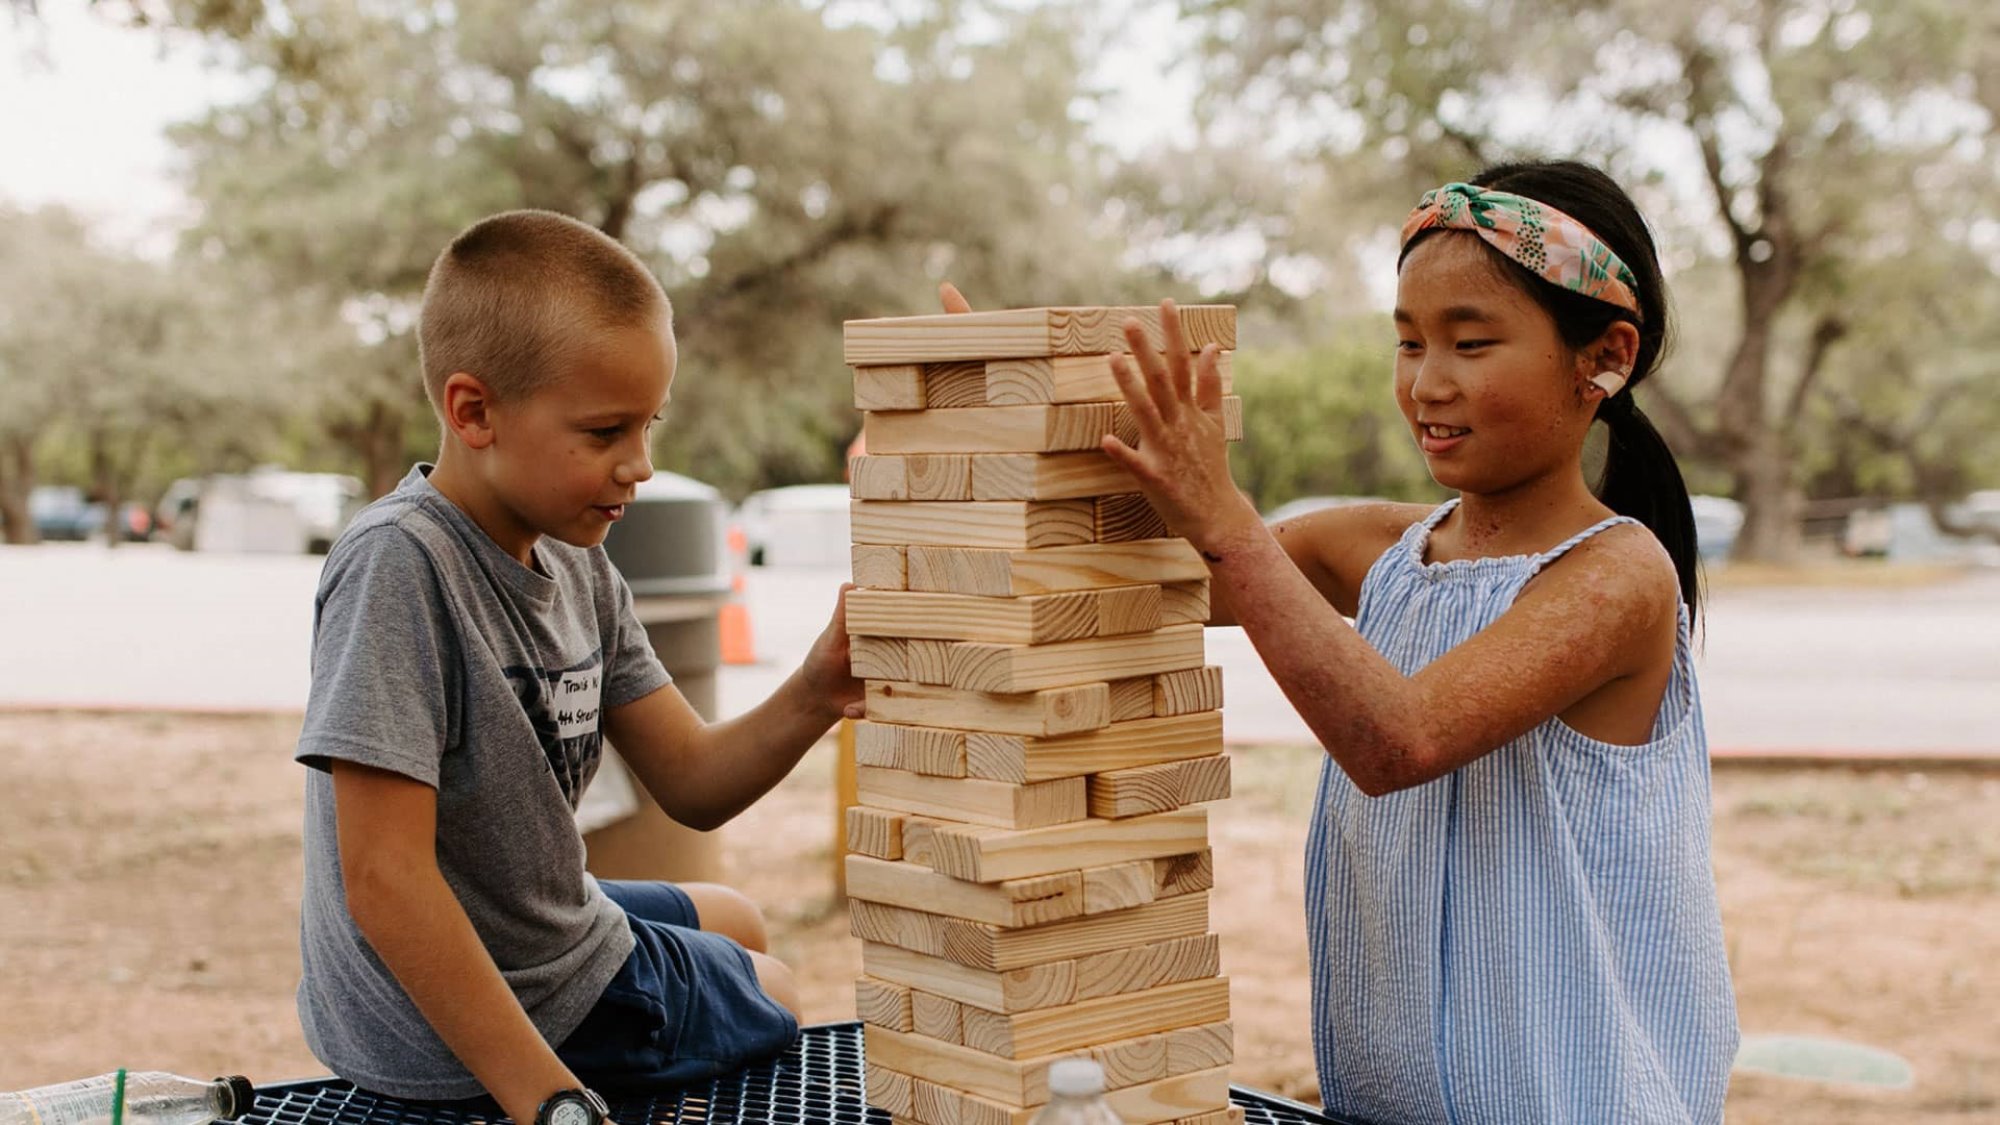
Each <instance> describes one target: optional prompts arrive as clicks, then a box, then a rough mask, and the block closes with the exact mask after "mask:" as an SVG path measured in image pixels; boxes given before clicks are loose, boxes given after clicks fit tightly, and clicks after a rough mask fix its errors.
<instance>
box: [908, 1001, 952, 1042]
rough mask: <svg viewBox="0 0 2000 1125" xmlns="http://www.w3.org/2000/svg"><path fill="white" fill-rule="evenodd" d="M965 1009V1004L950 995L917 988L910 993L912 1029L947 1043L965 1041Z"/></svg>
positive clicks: (919, 1033)
mask: <svg viewBox="0 0 2000 1125" xmlns="http://www.w3.org/2000/svg"><path fill="white" fill-rule="evenodd" d="M964 1011H965V1008H964V1006H963V1005H961V1004H960V1003H959V1002H958V1001H956V1000H953V999H951V998H950V997H948V996H939V995H937V994H936V993H931V992H918V991H915V990H912V991H911V993H910V1022H911V1025H912V1026H911V1030H912V1031H915V1032H916V1033H917V1034H918V1035H923V1036H927V1037H929V1038H932V1039H941V1040H943V1041H944V1042H946V1043H963V1042H965V1030H964V1028H965V1024H964V1019H963V1013H964Z"/></svg>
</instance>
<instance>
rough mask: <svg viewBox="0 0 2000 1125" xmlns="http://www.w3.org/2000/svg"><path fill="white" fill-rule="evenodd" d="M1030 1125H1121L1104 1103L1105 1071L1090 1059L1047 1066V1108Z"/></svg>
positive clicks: (1073, 1060)
mask: <svg viewBox="0 0 2000 1125" xmlns="http://www.w3.org/2000/svg"><path fill="white" fill-rule="evenodd" d="M1029 1125H1123V1122H1121V1121H1120V1120H1119V1117H1118V1115H1117V1114H1116V1113H1113V1112H1112V1110H1111V1107H1110V1106H1109V1105H1107V1104H1106V1103H1105V1101H1104V1068H1103V1067H1101V1066H1098V1065H1097V1064H1096V1063H1094V1062H1092V1061H1091V1060H1089V1059H1061V1060H1059V1061H1057V1062H1054V1063H1051V1064H1050V1065H1049V1104H1047V1105H1045V1106H1043V1107H1042V1108H1041V1111H1040V1112H1038V1113H1036V1114H1035V1117H1034V1120H1033V1121H1031V1122H1030V1123H1029Z"/></svg>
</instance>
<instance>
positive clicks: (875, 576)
mask: <svg viewBox="0 0 2000 1125" xmlns="http://www.w3.org/2000/svg"><path fill="white" fill-rule="evenodd" d="M852 550H853V556H854V584H855V585H856V586H860V587H862V588H864V589H873V590H901V589H904V588H905V587H907V586H908V585H909V569H908V557H907V556H906V555H905V553H904V548H902V547H891V546H886V545H884V544H881V543H856V544H855V545H854V547H853V549H852Z"/></svg>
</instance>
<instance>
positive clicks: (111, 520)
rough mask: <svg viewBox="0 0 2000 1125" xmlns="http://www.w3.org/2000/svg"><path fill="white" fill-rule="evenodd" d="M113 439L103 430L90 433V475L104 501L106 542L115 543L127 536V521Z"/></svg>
mask: <svg viewBox="0 0 2000 1125" xmlns="http://www.w3.org/2000/svg"><path fill="white" fill-rule="evenodd" d="M110 445H111V439H110V438H109V437H108V436H107V435H105V434H102V433H97V434H92V435H91V437H90V479H91V480H92V481H93V482H94V483H95V485H96V488H95V489H94V491H95V492H96V494H97V500H98V502H99V503H101V504H103V505H104V544H105V546H107V547H116V546H118V545H119V543H121V542H123V541H124V539H125V527H124V521H123V519H122V518H121V515H122V513H120V512H119V509H120V508H121V507H123V506H124V503H125V497H124V482H123V481H122V480H120V479H119V473H118V468H117V464H116V459H115V458H113V457H112V455H111V448H110Z"/></svg>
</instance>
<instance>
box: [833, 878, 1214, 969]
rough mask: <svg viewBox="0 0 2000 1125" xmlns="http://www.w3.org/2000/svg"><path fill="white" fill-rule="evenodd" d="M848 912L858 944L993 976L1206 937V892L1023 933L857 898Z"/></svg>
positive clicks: (848, 906) (1057, 923)
mask: <svg viewBox="0 0 2000 1125" xmlns="http://www.w3.org/2000/svg"><path fill="white" fill-rule="evenodd" d="M847 910H848V928H849V930H850V931H852V933H853V934H854V936H855V937H858V938H860V939H861V940H863V941H875V942H882V943H884V944H887V945H894V946H897V947H900V948H902V949H908V950H913V951H915V952H917V953H924V954H928V955H930V956H932V957H942V958H944V959H946V960H948V961H956V962H958V963H959V964H961V965H966V966H970V967H971V968H975V969H991V970H994V971H995V972H1004V971H1006V970H1008V969H1019V968H1022V967H1024V966H1028V965H1040V964H1043V963H1045V962H1049V961H1068V960H1075V959H1076V958H1078V957H1082V956H1085V955H1087V954H1091V953H1102V952H1104V951H1105V950H1107V949H1124V948H1126V947H1127V946H1132V945H1149V944H1151V943H1153V942H1160V941H1167V940H1170V939H1172V938H1180V937H1192V936H1194V935H1197V934H1202V933H1206V932H1208V896H1207V895H1206V894H1192V895H1180V896H1178V897H1176V898H1170V899H1162V900H1161V901H1159V902H1154V903H1148V904H1146V905H1145V906H1139V907H1134V908H1133V909H1131V910H1118V911H1113V912H1112V913H1109V914H1098V915H1093V916H1090V917H1084V918H1067V919H1064V920H1063V921H1060V922H1050V923H1048V924H1046V925H1041V926H1029V927H1026V928H1022V929H1007V928H1004V927H1001V926H995V925H992V924H991V923H987V922H974V921H970V920H968V919H965V918H954V917H950V916H948V915H943V914H927V913H924V912H922V911H917V910H911V909H909V908H907V907H901V906H890V905H887V904H886V903H879V902H868V901H865V900H862V899H850V900H848V903H847Z"/></svg>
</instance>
